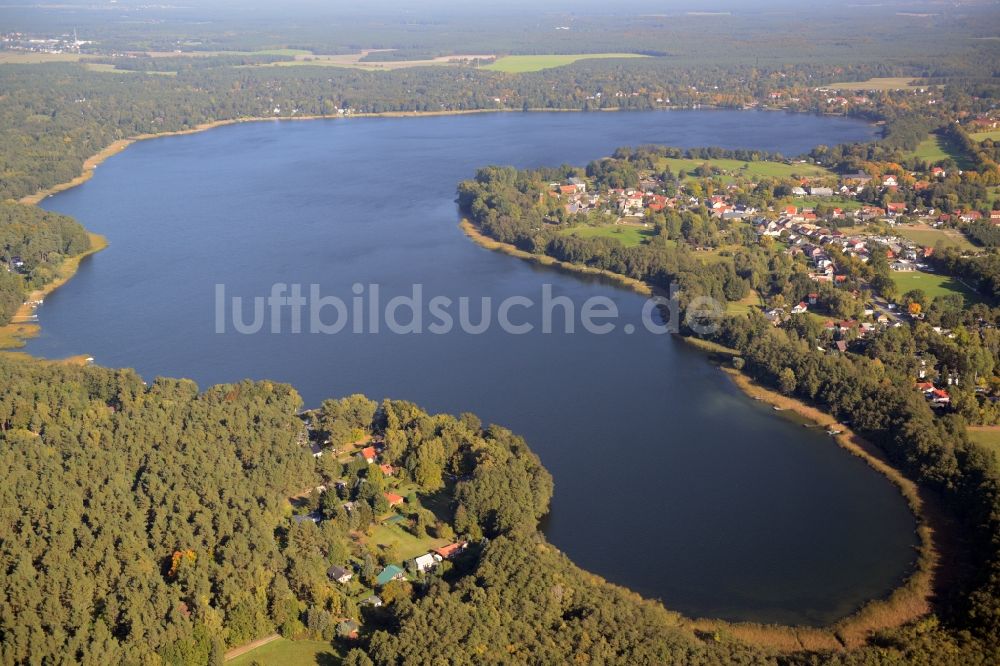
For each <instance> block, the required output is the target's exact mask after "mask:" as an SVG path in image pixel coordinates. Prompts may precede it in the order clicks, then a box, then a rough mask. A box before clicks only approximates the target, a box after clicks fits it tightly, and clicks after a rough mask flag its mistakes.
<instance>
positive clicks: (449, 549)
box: [434, 541, 469, 560]
mask: <svg viewBox="0 0 1000 666" xmlns="http://www.w3.org/2000/svg"><path fill="white" fill-rule="evenodd" d="M468 545H469V544H468V542H467V541H456V542H455V543H450V544H448V545H447V546H441V547H440V548H435V549H434V552H435V553H437V555H438V556H439V557H440V558H441V559H443V560H448V559H451V558H452V557H454V556H455V555H458V554H459V553H461V552H462V551H463V550H465V547H466V546H468Z"/></svg>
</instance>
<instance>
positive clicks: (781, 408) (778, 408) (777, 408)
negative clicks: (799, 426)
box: [771, 405, 785, 412]
mask: <svg viewBox="0 0 1000 666" xmlns="http://www.w3.org/2000/svg"><path fill="white" fill-rule="evenodd" d="M771 409H773V410H774V411H776V412H783V411H785V408H784V407H778V406H777V405H775V406H774V407H771Z"/></svg>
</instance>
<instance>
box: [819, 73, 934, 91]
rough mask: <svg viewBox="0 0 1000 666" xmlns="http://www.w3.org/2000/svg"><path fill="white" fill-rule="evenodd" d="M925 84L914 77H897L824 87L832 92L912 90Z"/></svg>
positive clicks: (832, 84) (833, 84)
mask: <svg viewBox="0 0 1000 666" xmlns="http://www.w3.org/2000/svg"><path fill="white" fill-rule="evenodd" d="M922 86H923V84H922V83H921V81H920V79H914V78H913V77H912V76H895V77H884V78H878V79H868V80H867V81H847V82H844V83H831V84H830V85H827V86H824V87H825V88H830V89H831V90H857V91H866V90H912V89H914V88H920V87H922Z"/></svg>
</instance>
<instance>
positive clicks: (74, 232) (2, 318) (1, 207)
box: [0, 203, 90, 326]
mask: <svg viewBox="0 0 1000 666" xmlns="http://www.w3.org/2000/svg"><path fill="white" fill-rule="evenodd" d="M88 249H90V238H89V237H88V236H87V232H86V231H85V230H84V228H83V227H82V226H81V225H80V223H79V222H77V221H76V220H74V219H73V218H71V217H67V216H65V215H59V214H58V213H49V212H47V211H43V210H41V209H40V208H37V207H35V206H24V205H22V204H16V203H0V326H3V325H5V324H7V323H9V322H10V320H11V317H13V315H14V313H15V312H16V310H17V309H18V308H19V307H21V304H22V303H23V302H24V300H25V297H26V296H27V295H28V294H29V293H30V292H31V291H32V290H35V289H39V288H41V287H44V286H45V285H47V284H48V283H50V282H51V281H52V280H53V279H54V278H55V276H56V271H57V269H58V268H59V265H60V264H61V263H62V261H63V259H65V258H67V257H72V256H76V255H78V254H81V253H83V252H86V251H87V250H88Z"/></svg>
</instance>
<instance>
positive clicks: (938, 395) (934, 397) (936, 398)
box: [929, 389, 951, 405]
mask: <svg viewBox="0 0 1000 666" xmlns="http://www.w3.org/2000/svg"><path fill="white" fill-rule="evenodd" d="M929 395H930V399H931V403H933V404H935V405H949V404H951V396H950V395H948V392H947V391H945V390H944V389H933V390H932V391H931V392H930V394H929Z"/></svg>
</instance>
